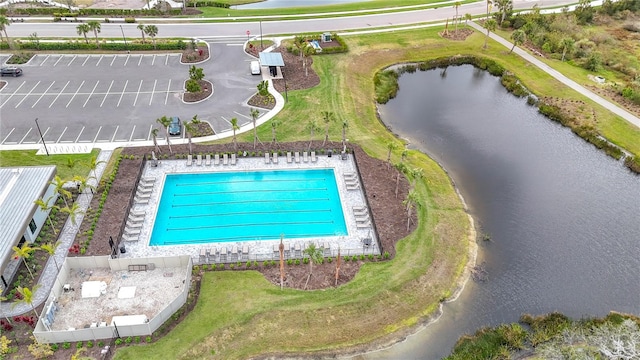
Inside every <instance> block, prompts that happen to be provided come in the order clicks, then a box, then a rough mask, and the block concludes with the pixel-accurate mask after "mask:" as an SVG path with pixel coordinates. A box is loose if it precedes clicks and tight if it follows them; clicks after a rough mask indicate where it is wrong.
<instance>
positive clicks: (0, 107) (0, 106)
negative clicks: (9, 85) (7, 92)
mask: <svg viewBox="0 0 640 360" xmlns="http://www.w3.org/2000/svg"><path fill="white" fill-rule="evenodd" d="M25 83H26V81H23V82H22V84H20V86H18V88H17V89H16V91H14V92H13V94H11V96H9V98H8V99H7V101H5V102H3V103H2V105H0V109H2V107H3V106H4V105H5V104H6V103H8V102H9V100H11V98H12V97H13V95H15V94H16V93H17V92H18V90H20V88H22V85H24V84H25Z"/></svg>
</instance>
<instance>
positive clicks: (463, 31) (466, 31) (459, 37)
mask: <svg viewBox="0 0 640 360" xmlns="http://www.w3.org/2000/svg"><path fill="white" fill-rule="evenodd" d="M471 34H473V29H470V28H467V27H464V28H463V27H462V26H460V25H458V31H456V29H455V27H454V26H452V28H450V29H449V30H447V32H444V31H443V32H441V33H440V36H442V37H443V38H445V39H449V40H455V41H464V40H466V39H467V37H469V36H470V35H471Z"/></svg>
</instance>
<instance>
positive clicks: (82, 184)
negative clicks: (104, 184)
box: [71, 175, 96, 196]
mask: <svg viewBox="0 0 640 360" xmlns="http://www.w3.org/2000/svg"><path fill="white" fill-rule="evenodd" d="M71 181H75V183H76V184H78V192H79V193H80V194H82V193H83V192H84V191H85V190H86V189H87V188H88V189H90V190H91V193H93V191H94V190H95V189H96V187H95V186H93V185H91V184H90V183H89V178H86V177H84V176H80V175H76V176H74V177H73V179H71ZM80 194H78V196H80ZM87 196H88V195H87Z"/></svg>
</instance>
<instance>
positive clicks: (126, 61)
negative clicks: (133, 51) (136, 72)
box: [124, 54, 131, 66]
mask: <svg viewBox="0 0 640 360" xmlns="http://www.w3.org/2000/svg"><path fill="white" fill-rule="evenodd" d="M130 57H131V55H129V54H127V60H125V61H124V66H127V63H128V62H129V58H130Z"/></svg>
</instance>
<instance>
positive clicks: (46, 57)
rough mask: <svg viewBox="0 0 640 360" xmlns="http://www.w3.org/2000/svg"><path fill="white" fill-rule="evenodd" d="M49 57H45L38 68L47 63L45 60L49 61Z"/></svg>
mask: <svg viewBox="0 0 640 360" xmlns="http://www.w3.org/2000/svg"><path fill="white" fill-rule="evenodd" d="M49 56H51V55H47V56H46V57H45V58H44V60H42V63H41V64H40V66H42V65H44V63H46V62H47V59H49Z"/></svg>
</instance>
